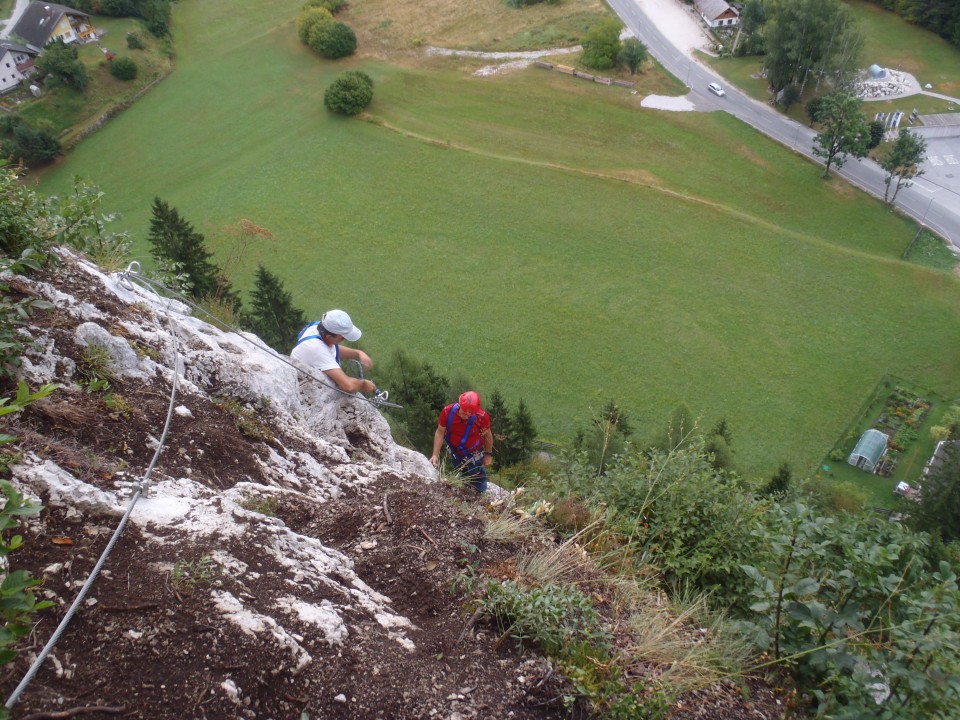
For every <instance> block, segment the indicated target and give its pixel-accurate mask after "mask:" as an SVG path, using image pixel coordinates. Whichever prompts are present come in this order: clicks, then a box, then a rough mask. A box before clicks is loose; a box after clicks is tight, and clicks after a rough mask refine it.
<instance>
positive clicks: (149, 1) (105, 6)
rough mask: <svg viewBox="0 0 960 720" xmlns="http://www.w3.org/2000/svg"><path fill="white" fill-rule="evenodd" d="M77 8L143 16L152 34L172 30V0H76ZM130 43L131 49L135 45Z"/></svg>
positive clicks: (107, 13)
mask: <svg viewBox="0 0 960 720" xmlns="http://www.w3.org/2000/svg"><path fill="white" fill-rule="evenodd" d="M70 6H71V7H74V8H76V9H77V10H83V11H84V12H87V13H91V12H92V13H96V14H97V15H108V16H110V17H135V18H141V19H142V20H143V21H144V24H145V25H146V27H147V30H149V31H150V33H151V34H153V35H156V36H157V37H163V36H165V35H167V34H168V33H169V32H170V9H171V0H74V2H72V3H71V4H70ZM127 42H128V45H127V47H129V48H130V49H131V50H133V49H135V48H134V46H133V45H129V35H128V40H127Z"/></svg>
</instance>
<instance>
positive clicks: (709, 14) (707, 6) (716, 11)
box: [694, 0, 740, 28]
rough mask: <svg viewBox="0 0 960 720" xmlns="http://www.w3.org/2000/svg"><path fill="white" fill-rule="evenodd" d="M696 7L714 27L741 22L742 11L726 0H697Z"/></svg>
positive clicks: (707, 22) (710, 25) (706, 21)
mask: <svg viewBox="0 0 960 720" xmlns="http://www.w3.org/2000/svg"><path fill="white" fill-rule="evenodd" d="M694 7H695V8H696V10H697V12H698V13H699V14H700V17H702V18H703V21H704V22H705V23H706V24H707V25H708V26H709V27H712V28H716V27H729V26H733V25H736V24H737V23H738V22H740V12H739V11H738V10H737V9H736V8H735V7H731V6H730V5H728V4H727V3H726V1H725V0H697V2H696V4H695V5H694Z"/></svg>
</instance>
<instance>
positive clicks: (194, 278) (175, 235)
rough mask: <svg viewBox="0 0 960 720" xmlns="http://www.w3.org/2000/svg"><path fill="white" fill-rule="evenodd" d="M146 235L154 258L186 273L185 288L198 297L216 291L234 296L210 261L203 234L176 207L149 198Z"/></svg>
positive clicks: (209, 253)
mask: <svg viewBox="0 0 960 720" xmlns="http://www.w3.org/2000/svg"><path fill="white" fill-rule="evenodd" d="M148 239H149V240H150V244H151V245H153V249H152V250H151V251H150V252H151V254H152V255H153V257H154V258H156V259H157V262H159V263H160V264H162V265H166V266H167V267H172V268H173V269H174V270H175V271H176V272H178V273H182V274H183V275H185V276H186V279H187V281H188V283H189V285H190V287H189V288H188V292H189V293H190V295H192V296H193V297H194V298H196V299H198V300H202V299H205V298H212V297H216V296H217V295H218V294H219V295H220V296H221V297H223V296H224V295H225V294H229V295H232V296H233V297H236V295H235V293H233V291H232V289H231V288H230V284H229V282H224V281H225V278H222V277H221V272H220V269H219V268H218V267H217V266H216V265H215V264H214V263H212V262H211V261H210V258H212V257H213V253H211V252H209V251H208V250H207V249H206V248H205V247H204V245H203V240H204V238H203V235H201V234H200V233H198V232H196V231H195V230H194V229H193V225H191V224H190V223H189V222H187V220H185V219H184V218H182V217H180V213H179V212H177V209H176V208H172V207H170V205H168V204H167V203H166V202H164V201H163V200H161V199H160V198H158V197H155V198H154V199H153V217H152V218H150V234H149V235H148ZM224 286H225V287H224ZM224 290H227V293H224ZM218 291H219V292H218Z"/></svg>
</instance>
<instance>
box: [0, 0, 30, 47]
mask: <svg viewBox="0 0 960 720" xmlns="http://www.w3.org/2000/svg"><path fill="white" fill-rule="evenodd" d="M29 4H30V0H17V2H16V4H15V5H14V6H13V11H12V12H11V13H10V17H9V18H8V19H7V20H4V21H0V22H3V23H4V25H3V29H2V30H0V38H8V37H10V31H11V30H13V26H14V25H16V24H17V20H19V19H20V16H21V15H23V11H24V10H26V9H27V5H29Z"/></svg>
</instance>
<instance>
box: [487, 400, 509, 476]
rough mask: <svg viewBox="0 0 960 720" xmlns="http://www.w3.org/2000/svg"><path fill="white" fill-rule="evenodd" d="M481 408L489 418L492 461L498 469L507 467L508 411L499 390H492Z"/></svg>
mask: <svg viewBox="0 0 960 720" xmlns="http://www.w3.org/2000/svg"><path fill="white" fill-rule="evenodd" d="M483 407H484V409H485V410H486V411H487V414H488V415H489V416H490V431H491V432H492V433H493V461H494V462H495V463H496V466H497V467H498V468H504V467H507V464H508V463H507V457H508V456H509V452H508V450H507V442H508V440H509V439H510V437H511V433H512V428H511V423H510V410H509V409H508V408H507V403H506V401H505V400H504V399H503V395H501V394H500V391H499V390H494V391H493V392H492V393H491V394H490V397H489V398H487V399H486V400H484V402H483Z"/></svg>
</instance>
